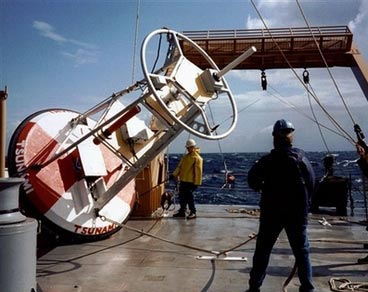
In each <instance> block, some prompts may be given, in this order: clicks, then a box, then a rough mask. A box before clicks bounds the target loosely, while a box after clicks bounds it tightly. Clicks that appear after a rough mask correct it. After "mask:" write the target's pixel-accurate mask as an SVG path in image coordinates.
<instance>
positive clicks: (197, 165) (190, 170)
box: [173, 148, 203, 186]
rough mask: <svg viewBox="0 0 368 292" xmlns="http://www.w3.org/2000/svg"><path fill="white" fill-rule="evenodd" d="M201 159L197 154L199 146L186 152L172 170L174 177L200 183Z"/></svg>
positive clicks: (196, 183)
mask: <svg viewBox="0 0 368 292" xmlns="http://www.w3.org/2000/svg"><path fill="white" fill-rule="evenodd" d="M202 169H203V159H202V157H201V156H200V155H199V148H197V149H195V150H194V151H193V152H191V153H187V154H186V155H185V156H183V158H182V159H181V160H180V162H179V164H178V166H177V167H176V169H175V170H174V173H173V175H174V177H176V178H178V177H179V179H180V181H183V182H189V183H193V184H195V185H197V186H199V185H201V184H202Z"/></svg>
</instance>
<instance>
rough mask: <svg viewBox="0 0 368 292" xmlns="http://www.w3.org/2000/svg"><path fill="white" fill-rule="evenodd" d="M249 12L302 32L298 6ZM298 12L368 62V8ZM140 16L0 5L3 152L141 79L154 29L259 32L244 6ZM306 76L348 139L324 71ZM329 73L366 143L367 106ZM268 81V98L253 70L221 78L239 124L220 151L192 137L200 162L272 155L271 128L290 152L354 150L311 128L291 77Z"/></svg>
mask: <svg viewBox="0 0 368 292" xmlns="http://www.w3.org/2000/svg"><path fill="white" fill-rule="evenodd" d="M254 3H255V5H256V6H257V8H258V9H259V11H260V13H261V15H262V17H263V19H264V21H265V22H266V25H267V26H268V27H269V28H280V27H283V28H285V27H301V26H302V27H306V26H307V25H306V23H305V20H304V19H303V17H302V14H301V12H300V10H299V8H298V5H297V2H296V0H279V1H277V0H258V1H257V0H254ZM299 3H300V6H301V7H302V9H303V12H304V14H305V16H306V19H307V21H308V23H309V25H310V26H325V25H348V26H349V27H350V29H351V30H352V32H353V34H354V42H355V43H356V44H357V46H358V48H359V50H360V51H361V53H362V54H363V56H364V58H365V60H366V61H367V60H368V38H367V37H366V36H367V35H368V1H365V0H304V1H303V0H299ZM137 7H138V0H137V1H133V0H131V1H129V0H127V1H122V0H120V1H116V0H114V1H113V0H109V1H107V0H89V1H87V0H54V1H51V0H48V1H45V0H43V1H39V0H0V40H1V42H0V89H2V90H3V89H4V87H5V86H7V87H8V91H9V97H8V99H7V125H6V126H7V129H6V139H7V143H9V140H10V138H11V135H12V134H13V132H14V130H15V129H16V127H17V126H18V125H19V124H20V123H21V122H22V121H23V120H24V119H25V118H26V117H28V116H29V115H31V114H33V113H35V112H38V111H40V110H44V109H50V108H66V109H72V110H76V111H79V112H83V111H85V110H87V109H89V108H91V107H92V106H94V105H96V104H98V103H99V102H100V101H102V100H103V99H105V98H106V97H108V96H110V95H111V94H112V93H113V92H117V91H119V90H121V89H123V88H126V87H127V86H129V85H132V84H133V83H134V82H135V81H138V80H140V79H142V77H143V75H142V71H141V66H140V61H139V50H140V45H141V43H142V41H143V39H144V37H145V36H146V35H147V34H149V33H150V32H151V31H153V30H155V29H159V28H162V27H168V28H170V29H173V30H176V31H178V32H181V31H186V30H219V29H250V28H264V24H263V23H262V22H261V20H260V18H259V16H258V14H257V13H256V10H255V9H254V7H253V6H252V3H251V1H250V0H243V1H240V0H223V1H220V0H201V1H197V0H167V1H154V0H140V2H139V9H137ZM137 11H139V13H137ZM136 20H138V21H137V23H138V26H136ZM136 28H137V31H136ZM135 32H137V33H135ZM136 35H137V41H136V42H135V36H136ZM135 52H136V53H135ZM137 56H138V57H137ZM134 60H136V62H134ZM302 72H303V70H297V73H298V74H300V75H301V74H302ZM309 73H310V79H311V81H310V82H311V84H312V86H313V89H314V90H315V92H316V94H317V95H318V97H319V99H320V100H321V102H322V103H323V104H324V106H325V107H326V109H328V112H330V113H331V114H332V115H333V116H334V118H335V119H336V120H337V121H338V122H339V124H341V125H342V126H343V127H344V128H345V129H346V130H347V131H348V132H349V133H350V134H351V135H354V132H353V123H352V120H351V119H350V117H349V115H348V113H347V111H346V109H345V108H344V107H343V103H342V100H341V98H340V97H339V95H338V93H337V90H336V88H335V86H334V85H333V82H332V79H331V78H330V76H329V74H328V71H327V70H326V69H325V68H322V69H310V70H309ZM331 73H332V75H333V77H334V79H335V80H336V83H337V85H338V88H339V90H340V91H341V93H342V96H343V98H344V101H345V102H346V104H347V106H348V109H349V111H350V113H351V116H352V117H353V119H354V122H356V123H358V124H360V126H361V127H362V129H363V131H366V134H367V135H368V119H367V112H368V103H367V101H366V98H365V97H364V94H363V93H362V91H361V89H360V87H359V86H358V84H357V82H356V80H355V79H354V77H353V74H352V72H351V70H350V69H349V68H332V69H331ZM266 74H267V81H268V90H267V91H262V89H261V86H260V71H258V70H233V71H231V72H230V73H228V74H227V75H226V76H225V78H226V80H227V82H228V84H229V86H230V88H231V90H232V93H233V95H234V97H235V100H236V102H237V106H238V109H239V121H238V124H237V126H236V128H235V130H234V131H233V132H232V133H231V134H230V135H229V136H228V137H227V138H225V139H222V140H220V141H208V140H203V139H199V138H196V137H193V136H191V138H194V139H195V140H197V143H198V145H199V146H200V147H201V151H202V152H204V153H206V152H220V151H221V152H263V151H269V150H270V149H271V148H272V138H271V131H272V126H273V124H274V122H275V121H276V120H277V119H280V118H285V119H288V120H290V121H292V123H293V124H294V126H295V128H296V131H295V143H294V145H295V146H297V147H300V148H303V149H305V150H306V151H326V150H329V151H340V150H354V146H353V145H352V144H351V143H349V142H348V141H347V140H346V139H345V138H342V137H341V136H339V135H336V134H334V133H331V132H329V131H326V130H324V129H322V135H321V134H320V131H319V130H318V127H317V125H316V123H315V122H313V121H311V119H310V117H312V112H311V108H310V102H309V100H308V94H307V92H306V90H305V89H304V87H303V86H301V84H300V82H299V81H298V80H297V78H296V77H295V75H294V74H293V72H292V71H291V70H290V69H285V70H267V71H266ZM280 99H281V101H280ZM285 103H289V104H290V103H292V104H293V106H292V107H290V106H287V105H285ZM311 104H312V108H313V110H314V114H315V115H316V118H317V120H318V121H319V122H321V123H324V124H325V125H327V126H328V127H331V124H329V121H328V120H327V118H326V115H325V114H324V113H322V112H321V110H320V109H319V108H318V107H317V106H316V104H315V103H314V104H313V101H312V102H311ZM188 137H189V135H188V133H184V134H182V135H181V136H180V137H178V138H177V139H176V140H175V141H174V142H173V143H172V144H171V145H170V147H169V149H170V151H171V152H173V153H181V152H183V151H184V142H185V140H186V139H187V138H188ZM323 141H325V142H323Z"/></svg>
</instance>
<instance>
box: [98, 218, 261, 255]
mask: <svg viewBox="0 0 368 292" xmlns="http://www.w3.org/2000/svg"><path fill="white" fill-rule="evenodd" d="M98 216H99V217H100V218H101V220H102V221H107V222H110V223H113V224H115V225H117V226H120V227H122V228H125V229H128V230H130V231H133V232H137V233H139V234H141V235H146V236H149V237H152V238H155V239H157V240H161V241H164V242H166V243H170V244H173V245H177V246H181V247H185V248H188V249H193V250H197V251H201V252H205V253H210V254H214V255H216V256H217V257H219V256H221V255H226V253H228V252H230V251H233V250H235V249H237V248H239V247H240V246H243V245H245V244H246V243H248V242H249V241H251V240H253V239H255V238H256V237H257V235H256V234H254V233H252V234H251V235H249V238H248V239H247V240H245V241H244V242H241V243H240V244H237V245H236V246H234V247H232V248H229V249H226V250H222V251H216V250H208V249H204V248H201V247H196V246H192V245H188V244H184V243H179V242H175V241H171V240H168V239H165V238H162V237H159V236H156V235H154V234H152V233H148V232H145V231H143V230H140V229H137V228H134V227H130V226H127V225H126V224H124V223H119V222H117V221H115V220H112V219H109V218H107V217H105V216H101V215H98Z"/></svg>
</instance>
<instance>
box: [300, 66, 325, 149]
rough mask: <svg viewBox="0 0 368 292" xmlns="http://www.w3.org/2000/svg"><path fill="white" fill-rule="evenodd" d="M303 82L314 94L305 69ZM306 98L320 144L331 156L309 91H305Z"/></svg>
mask: <svg viewBox="0 0 368 292" xmlns="http://www.w3.org/2000/svg"><path fill="white" fill-rule="evenodd" d="M303 80H304V83H306V84H307V86H309V87H310V89H311V91H313V93H315V92H314V90H313V88H312V85H311V84H310V82H309V72H308V71H307V69H305V70H304V72H303ZM307 97H308V103H309V108H310V110H311V113H312V115H313V118H314V119H315V121H316V122H317V128H318V131H319V134H320V136H321V139H322V142H323V144H324V145H325V147H326V150H327V152H328V153H329V154H331V151H330V149H329V148H328V145H327V141H326V139H325V136H324V135H323V132H322V129H321V126H320V123H319V122H318V120H317V116H316V113H315V112H314V109H313V105H312V100H311V96H310V94H309V91H307Z"/></svg>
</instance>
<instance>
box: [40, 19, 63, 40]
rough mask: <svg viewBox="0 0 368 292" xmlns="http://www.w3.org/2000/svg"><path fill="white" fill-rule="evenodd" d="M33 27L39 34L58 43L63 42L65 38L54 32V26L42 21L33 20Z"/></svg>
mask: <svg viewBox="0 0 368 292" xmlns="http://www.w3.org/2000/svg"><path fill="white" fill-rule="evenodd" d="M33 27H34V28H35V29H36V30H38V31H39V32H40V34H41V35H42V36H44V37H46V38H49V39H51V40H53V41H56V42H58V43H65V42H67V39H66V38H64V37H63V36H61V35H59V34H57V33H55V32H54V27H53V26H52V25H50V24H48V23H46V22H43V21H34V22H33Z"/></svg>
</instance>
